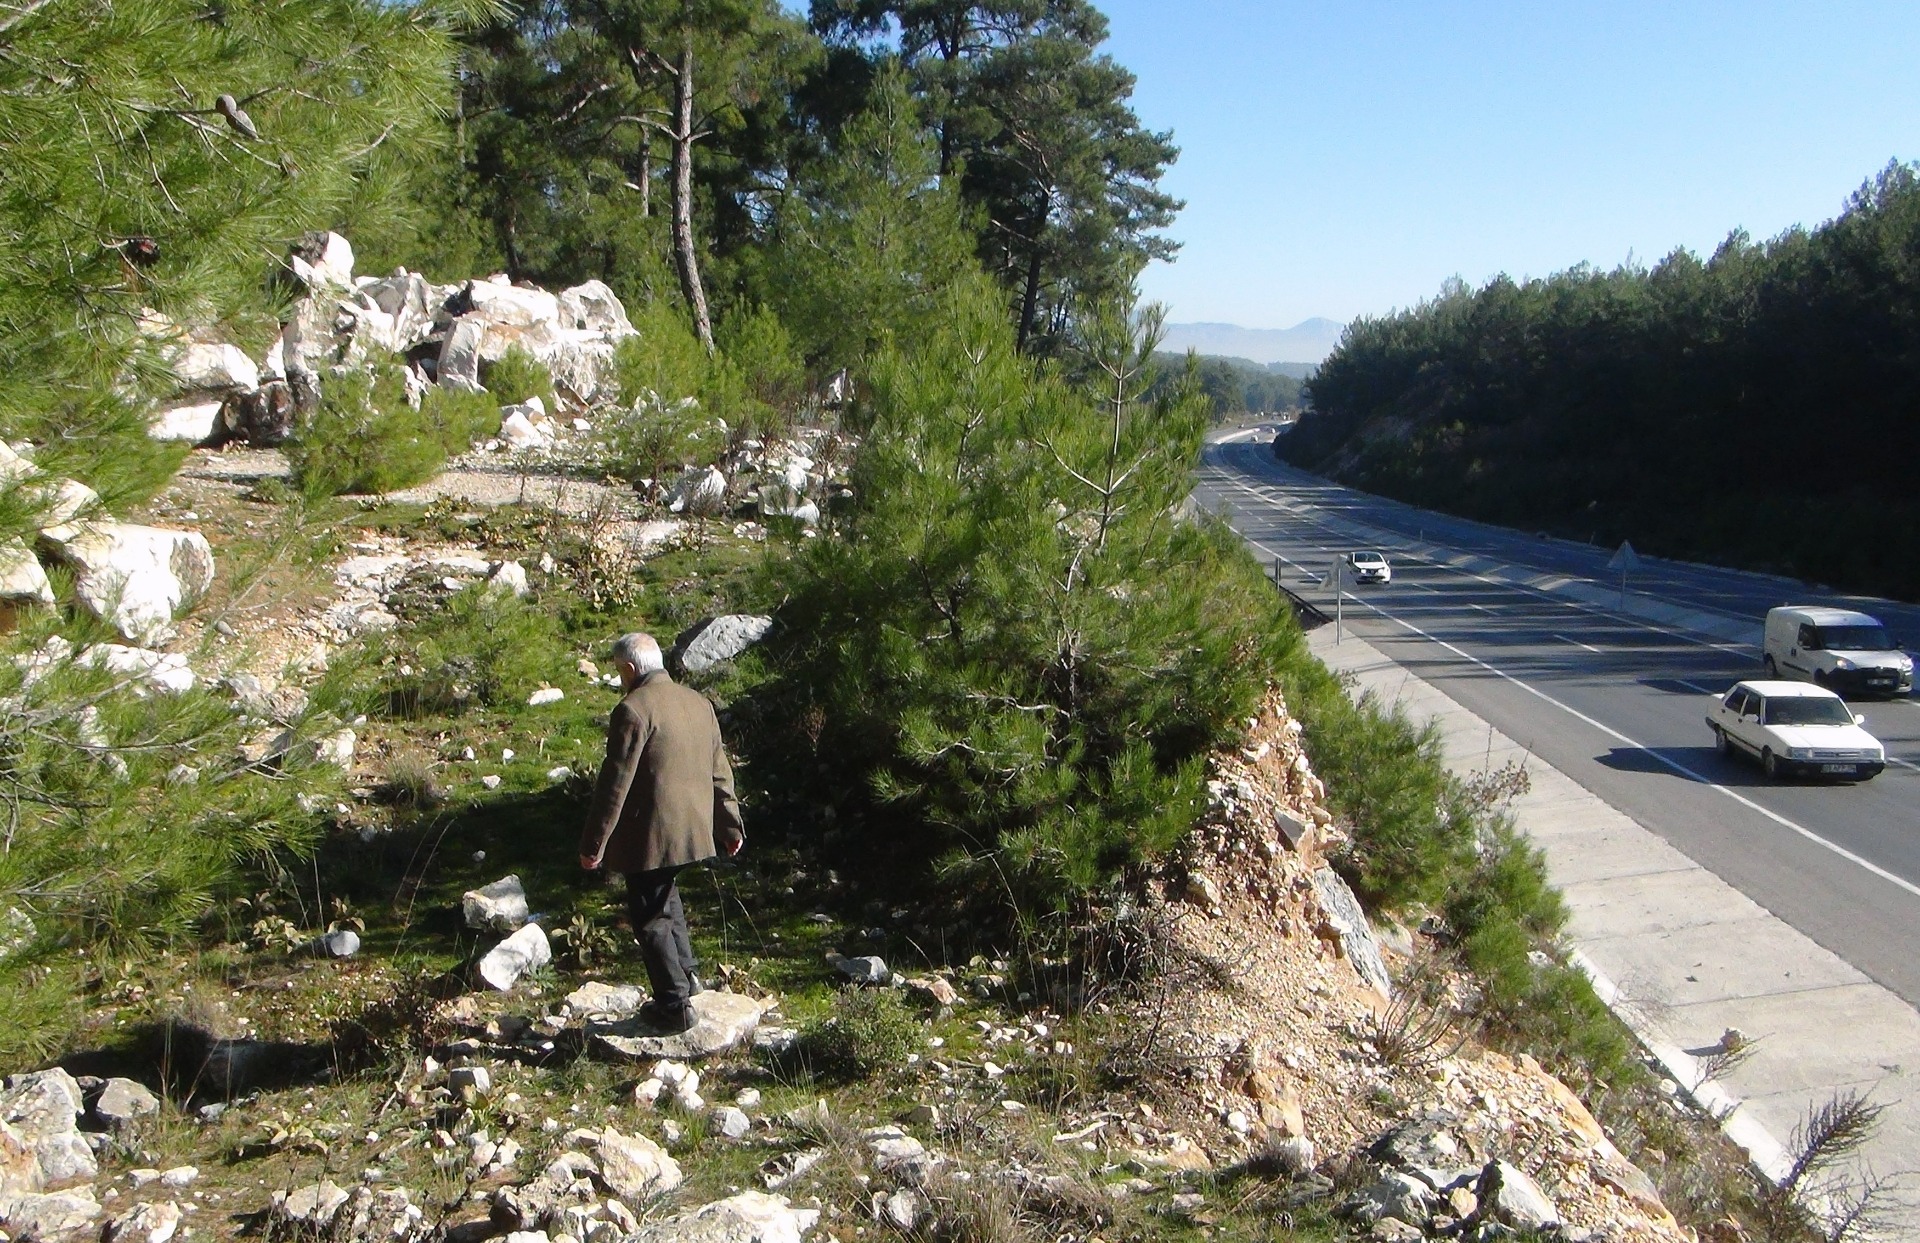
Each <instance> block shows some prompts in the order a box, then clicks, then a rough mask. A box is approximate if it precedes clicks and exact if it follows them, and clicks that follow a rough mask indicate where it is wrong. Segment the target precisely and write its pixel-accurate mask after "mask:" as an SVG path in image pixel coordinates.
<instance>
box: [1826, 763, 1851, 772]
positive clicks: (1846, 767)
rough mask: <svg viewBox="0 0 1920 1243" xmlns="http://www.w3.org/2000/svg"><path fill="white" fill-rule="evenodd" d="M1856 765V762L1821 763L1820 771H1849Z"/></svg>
mask: <svg viewBox="0 0 1920 1243" xmlns="http://www.w3.org/2000/svg"><path fill="white" fill-rule="evenodd" d="M1858 767H1859V766H1858V765H1856V764H1822V765H1821V766H1820V771H1821V772H1823V773H1850V772H1853V771H1854V770H1855V769H1856V768H1858Z"/></svg>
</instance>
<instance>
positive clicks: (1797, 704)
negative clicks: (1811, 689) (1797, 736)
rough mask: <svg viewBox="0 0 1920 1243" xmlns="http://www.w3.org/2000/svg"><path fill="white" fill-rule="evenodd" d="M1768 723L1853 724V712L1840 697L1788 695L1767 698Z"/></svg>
mask: <svg viewBox="0 0 1920 1243" xmlns="http://www.w3.org/2000/svg"><path fill="white" fill-rule="evenodd" d="M1766 723H1767V724H1768V725H1851V724H1853V713H1852V712H1851V711H1849V710H1848V708H1847V705H1846V704H1844V703H1841V702H1840V701H1839V700H1838V699H1828V698H1826V697H1825V696H1823V695H1788V696H1785V697H1783V698H1780V699H1769V700H1767V720H1766Z"/></svg>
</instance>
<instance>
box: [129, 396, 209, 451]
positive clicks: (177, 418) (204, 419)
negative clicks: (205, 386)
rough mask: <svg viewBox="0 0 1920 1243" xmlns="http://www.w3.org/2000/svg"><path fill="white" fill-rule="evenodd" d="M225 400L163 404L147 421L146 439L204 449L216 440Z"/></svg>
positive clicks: (189, 399) (198, 398)
mask: <svg viewBox="0 0 1920 1243" xmlns="http://www.w3.org/2000/svg"><path fill="white" fill-rule="evenodd" d="M227 401H228V399H227V398H225V397H206V396H196V397H187V398H183V399H180V400H176V401H170V402H166V403H165V404H163V405H161V406H160V407H159V408H158V409H156V410H155V411H154V412H153V414H152V415H151V416H149V417H148V419H147V435H148V436H151V437H152V438H153V439H155V440H183V441H185V442H186V443H188V444H190V445H204V444H207V443H209V442H211V441H214V440H217V439H219V437H220V432H221V431H222V430H223V429H222V426H221V413H222V412H223V411H224V410H225V409H226V407H227Z"/></svg>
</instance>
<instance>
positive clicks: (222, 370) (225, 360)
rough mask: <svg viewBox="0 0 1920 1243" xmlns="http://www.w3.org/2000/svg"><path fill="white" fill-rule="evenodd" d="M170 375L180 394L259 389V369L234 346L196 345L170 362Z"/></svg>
mask: <svg viewBox="0 0 1920 1243" xmlns="http://www.w3.org/2000/svg"><path fill="white" fill-rule="evenodd" d="M173 373H174V376H175V378H176V380H177V382H178V385H179V391H180V392H183V393H218V392H223V391H225V390H227V389H250V388H258V387H260V369H259V368H258V367H256V366H254V363H253V360H252V359H251V358H248V357H247V355H246V352H245V351H244V350H242V349H240V348H239V347H238V346H234V345H216V344H210V343H206V342H197V341H196V342H194V343H192V344H190V345H188V346H187V347H186V348H185V349H184V350H181V351H180V353H179V355H178V356H177V357H176V358H175V359H174V360H173Z"/></svg>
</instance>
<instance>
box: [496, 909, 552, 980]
mask: <svg viewBox="0 0 1920 1243" xmlns="http://www.w3.org/2000/svg"><path fill="white" fill-rule="evenodd" d="M552 961H553V949H552V947H551V946H549V945H548V944H547V934H546V932H545V931H543V930H542V929H541V927H540V925H539V924H528V925H527V926H526V927H524V928H522V929H520V931H518V932H516V933H514V934H513V935H512V936H510V937H508V938H507V939H506V940H504V941H502V942H500V944H498V945H496V946H494V947H493V948H492V949H491V950H488V951H487V955H486V957H484V958H482V959H481V960H480V966H479V968H478V969H479V972H480V978H481V979H482V980H485V981H486V982H487V983H488V984H489V985H490V986H492V987H494V988H497V989H499V990H500V991H501V992H503V993H504V992H507V991H508V990H510V989H511V988H513V986H514V985H515V984H516V983H518V982H519V980H520V977H521V976H523V975H525V974H526V973H527V972H529V971H532V970H534V969H536V968H539V967H544V966H546V965H547V964H548V963H549V962H552Z"/></svg>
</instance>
